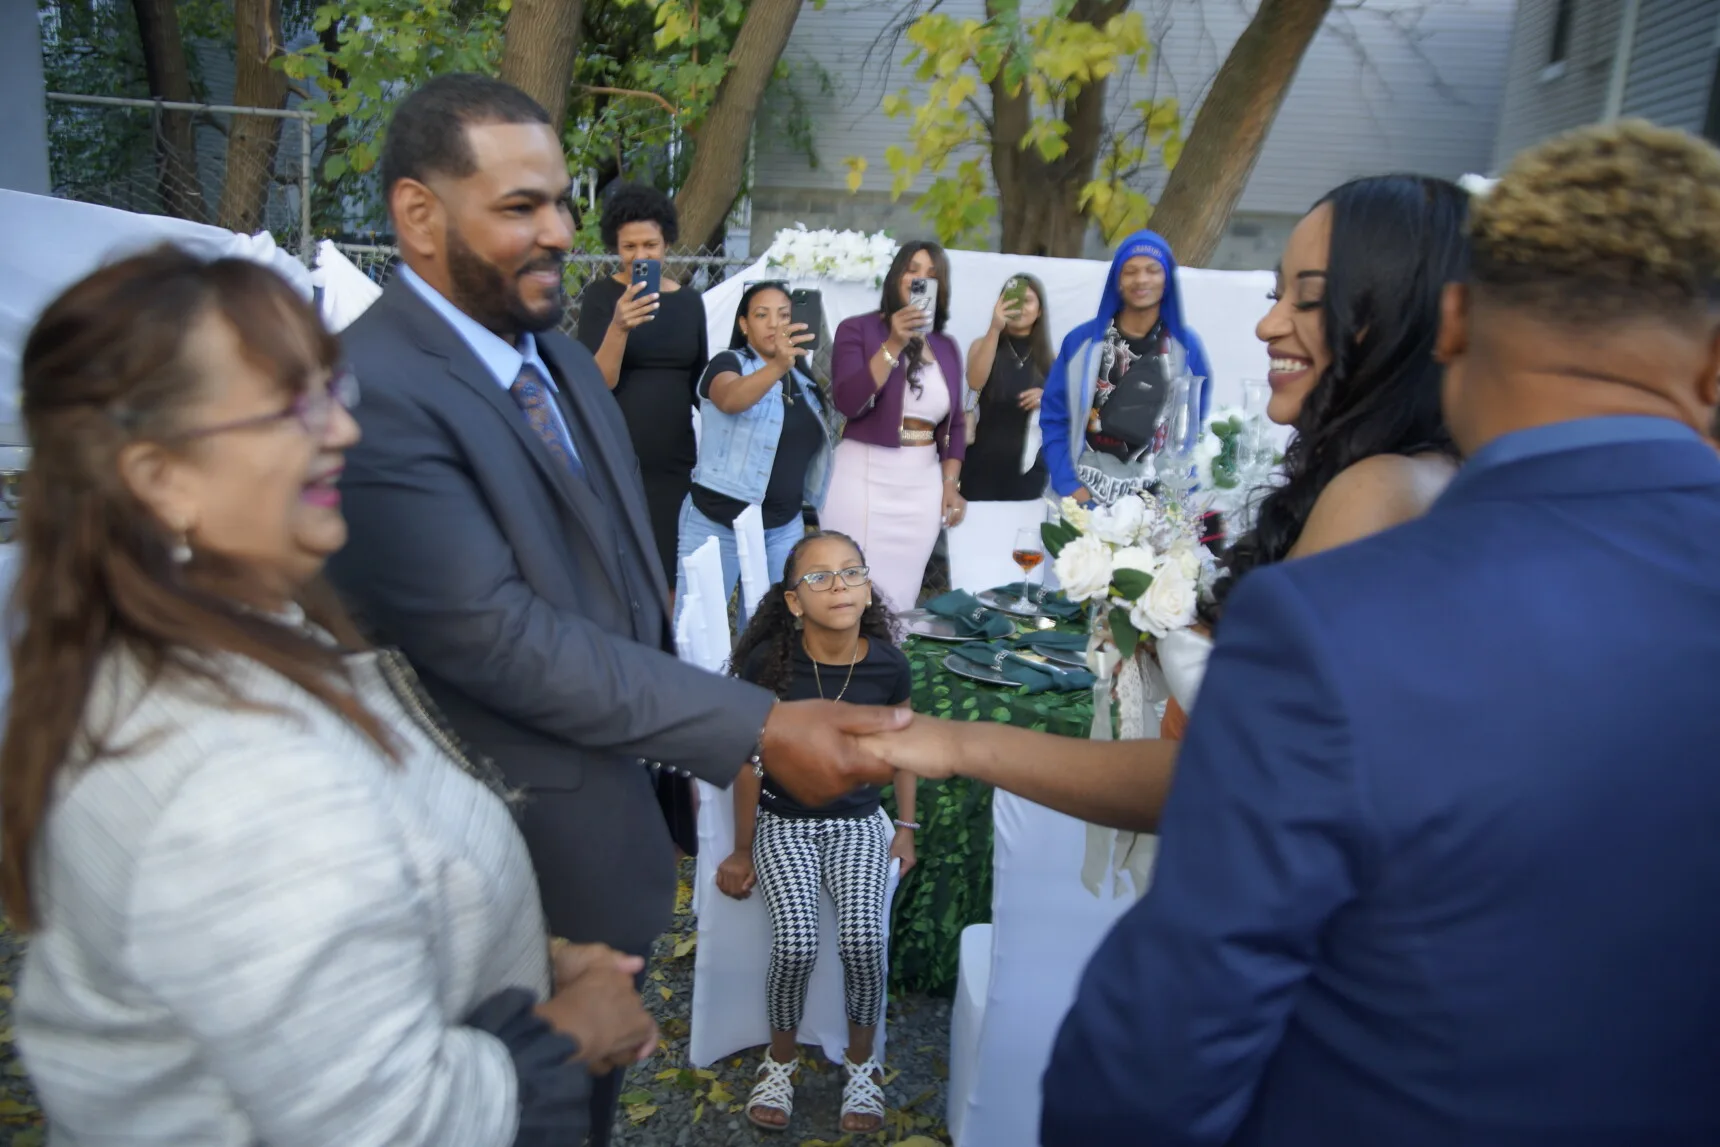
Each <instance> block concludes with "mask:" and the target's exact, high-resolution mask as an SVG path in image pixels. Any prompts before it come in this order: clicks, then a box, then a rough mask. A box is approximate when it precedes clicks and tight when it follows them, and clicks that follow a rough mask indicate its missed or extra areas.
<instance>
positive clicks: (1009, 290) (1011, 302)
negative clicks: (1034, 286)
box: [1003, 279, 1027, 311]
mask: <svg viewBox="0 0 1720 1147" xmlns="http://www.w3.org/2000/svg"><path fill="white" fill-rule="evenodd" d="M1003 301H1004V302H1005V303H1007V304H1008V309H1009V310H1012V311H1013V310H1015V309H1017V308H1019V307H1020V306H1021V304H1023V303H1025V302H1026V301H1027V280H1026V279H1011V280H1010V281H1009V282H1008V283H1006V284H1004V288H1003Z"/></svg>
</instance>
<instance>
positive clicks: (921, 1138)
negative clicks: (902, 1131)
mask: <svg viewBox="0 0 1720 1147" xmlns="http://www.w3.org/2000/svg"><path fill="white" fill-rule="evenodd" d="M891 1147H942V1144H940V1143H939V1142H938V1141H937V1140H936V1139H933V1138H930V1137H929V1136H925V1135H910V1136H909V1137H908V1138H906V1139H900V1140H897V1141H896V1142H895V1143H894V1144H892V1145H891Z"/></svg>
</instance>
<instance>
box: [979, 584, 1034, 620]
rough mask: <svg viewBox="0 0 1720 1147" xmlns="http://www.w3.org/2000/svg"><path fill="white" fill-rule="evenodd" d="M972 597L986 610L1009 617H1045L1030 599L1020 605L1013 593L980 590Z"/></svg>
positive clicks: (1018, 599)
mask: <svg viewBox="0 0 1720 1147" xmlns="http://www.w3.org/2000/svg"><path fill="white" fill-rule="evenodd" d="M974 596H975V597H977V598H979V600H980V604H981V605H984V606H985V607H986V608H988V609H995V610H997V612H999V613H1007V614H1009V615H1010V616H1011V617H1045V616H1047V614H1046V612H1045V611H1044V610H1043V609H1040V608H1039V607H1038V606H1037V605H1034V604H1033V599H1032V598H1028V599H1027V604H1026V605H1022V604H1021V599H1020V598H1018V597H1016V596H1015V595H1014V594H1013V593H998V592H997V591H996V590H995V589H982V590H980V591H979V592H978V593H976V594H974Z"/></svg>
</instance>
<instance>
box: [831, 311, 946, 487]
mask: <svg viewBox="0 0 1720 1147" xmlns="http://www.w3.org/2000/svg"><path fill="white" fill-rule="evenodd" d="M889 336H890V325H889V324H888V323H887V322H885V321H884V316H883V314H882V313H880V312H878V311H873V312H872V313H871V314H869V315H855V316H854V317H853V318H851V319H843V320H842V325H841V326H839V327H837V328H836V341H835V343H834V344H833V345H832V346H831V350H830V374H831V383H830V385H831V390H832V391H833V395H834V398H835V401H836V409H838V410H840V411H841V412H842V414H843V416H844V417H845V418H847V419H848V424H847V426H846V427H844V428H843V431H842V437H844V438H851V439H853V440H854V441H855V442H868V443H871V444H872V445H873V446H891V447H896V446H900V445H901V444H902V399H903V395H904V394H905V393H906V392H907V389H908V380H907V376H906V375H905V374H904V373H903V371H904V370H905V369H906V365H905V364H903V363H897V364H896V369H894V370H892V371H891V372H890V377H889V378H887V379H885V380H884V385H883V386H882V387H881V388H880V387H876V386H874V385H872V370H871V367H869V366H868V365H867V364H868V363H870V362H871V361H872V356H873V355H875V354H877V353H878V348H879V347H881V346H883V345H884V340H885V339H887V338H889ZM928 338H929V341H930V342H931V346H932V357H934V358H936V359H937V360H938V369H940V370H942V371H943V372H944V382H945V383H947V384H948V385H949V388H950V413H949V415H948V417H946V418H945V419H944V420H943V421H942V422H940V423H938V426H937V432H936V433H937V444H938V457H939V458H940V459H948V458H954V459H956V460H957V461H958V462H959V461H960V460H961V459H962V458H964V457H966V456H967V422H966V420H965V419H963V417H962V388H963V386H964V385H966V384H965V383H964V382H963V380H962V352H961V350H960V349H958V348H957V346H956V344H955V340H954V339H952V338H950V336H949V335H946V334H933V335H930V336H928Z"/></svg>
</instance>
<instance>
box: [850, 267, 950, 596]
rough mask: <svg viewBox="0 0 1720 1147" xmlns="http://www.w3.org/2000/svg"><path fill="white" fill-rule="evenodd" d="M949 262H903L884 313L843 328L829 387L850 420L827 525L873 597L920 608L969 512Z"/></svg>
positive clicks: (887, 290) (888, 285) (889, 285)
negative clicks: (933, 565)
mask: <svg viewBox="0 0 1720 1147" xmlns="http://www.w3.org/2000/svg"><path fill="white" fill-rule="evenodd" d="M949 267H950V265H949V260H948V259H947V258H946V257H945V256H944V251H943V248H941V247H939V246H938V245H937V244H936V243H925V242H921V243H910V244H908V245H907V246H905V247H903V248H902V249H901V250H900V251H898V252H896V258H895V261H894V262H893V263H891V265H890V273H889V274H888V275H887V276H886V277H885V279H884V296H883V299H882V300H881V301H880V303H879V306H878V310H877V311H875V312H873V313H872V314H867V315H856V316H854V317H853V318H851V319H847V320H844V321H843V323H842V325H841V326H839V327H837V328H836V339H835V343H834V345H833V347H832V350H831V363H830V366H831V383H832V389H833V392H834V393H833V398H834V400H835V402H836V408H837V409H838V410H839V411H841V412H842V414H843V415H844V416H845V417H846V418H847V419H848V423H847V425H846V426H845V427H844V428H843V431H842V441H841V442H840V443H839V444H838V445H837V447H836V460H835V466H834V471H833V473H832V476H831V481H830V494H829V497H828V499H827V501H826V503H825V508H824V510H823V512H822V513H820V514H819V523H820V525H822V526H823V527H824V528H825V529H827V530H837V531H840V532H841V533H844V534H847V535H848V536H849V537H851V538H853V539H854V540H855V541H856V542H858V543H859V545H860V548H861V549H862V550H864V551H865V553H866V555H867V557H868V559H869V564H870V565H871V569H872V584H873V587H874V588H875V589H876V590H877V591H878V592H879V593H881V594H882V595H883V597H884V600H885V602H886V603H887V604H888V605H889V606H890V608H892V609H896V610H905V609H912V608H914V606H915V604H916V603H917V602H918V600H919V596H920V583H921V581H922V580H923V579H924V577H925V573H926V562H927V561H928V560H930V558H931V556H932V547H934V546H935V545H937V541H938V531H939V530H940V529H942V528H943V527H944V526H953V525H956V524H958V523H959V522H960V521H961V520H962V517H963V516H964V515H965V514H966V513H967V501H966V499H964V498H963V497H962V494H961V470H962V458H963V457H964V456H965V455H966V453H967V433H966V427H965V426H964V424H963V419H962V356H961V349H960V348H959V347H957V346H956V344H955V340H954V339H952V338H950V337H949V336H948V335H946V334H944V333H943V330H944V325H945V323H947V322H948V321H949V313H950V303H949V283H950V269H949Z"/></svg>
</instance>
